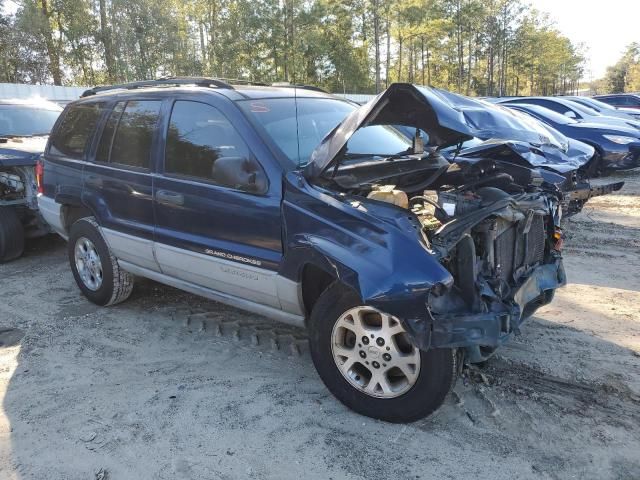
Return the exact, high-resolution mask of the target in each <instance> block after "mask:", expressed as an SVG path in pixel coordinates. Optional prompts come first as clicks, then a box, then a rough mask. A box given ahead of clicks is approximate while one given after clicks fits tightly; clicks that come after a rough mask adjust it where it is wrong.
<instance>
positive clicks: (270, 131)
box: [39, 78, 565, 422]
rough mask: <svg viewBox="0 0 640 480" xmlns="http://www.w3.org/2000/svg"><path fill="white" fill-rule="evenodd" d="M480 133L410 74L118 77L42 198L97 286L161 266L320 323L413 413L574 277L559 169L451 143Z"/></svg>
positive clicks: (331, 366)
mask: <svg viewBox="0 0 640 480" xmlns="http://www.w3.org/2000/svg"><path fill="white" fill-rule="evenodd" d="M516 130H517V129H516ZM407 131H409V132H411V134H407ZM480 136H481V135H479V131H478V127H476V126H474V125H473V124H472V123H470V122H468V121H467V119H466V118H465V115H463V114H461V112H460V111H457V110H455V109H453V108H451V106H450V105H449V104H448V103H447V102H446V101H445V99H444V98H442V97H441V96H440V95H439V94H438V92H437V91H435V90H432V89H429V88H424V87H416V86H414V85H409V84H395V85H392V86H391V87H390V88H389V89H387V90H386V91H385V92H383V93H382V94H380V95H379V96H378V97H377V98H376V99H375V100H373V101H372V102H370V103H369V104H367V105H365V106H363V107H360V108H356V107H355V106H354V105H352V104H351V103H349V102H345V101H343V100H341V99H338V98H335V97H333V96H331V95H328V94H325V93H322V92H318V91H316V90H313V89H305V88H295V89H294V88H287V87H268V86H257V85H244V86H240V85H234V86H232V85H229V84H227V83H224V82H222V81H220V80H215V79H203V78H172V79H163V80H156V81H149V82H136V83H133V84H126V85H120V86H112V87H101V88H95V89H93V90H90V91H87V92H86V93H85V95H84V96H83V98H81V99H80V100H78V101H76V102H74V103H72V104H70V105H68V106H67V107H66V109H65V111H64V112H63V114H62V115H61V117H60V119H59V120H58V122H57V124H56V126H55V127H54V129H53V133H52V135H51V137H50V139H49V143H48V146H47V149H46V152H45V154H44V172H43V177H42V185H43V192H44V193H43V194H42V195H41V196H40V198H39V205H40V209H41V211H42V213H43V214H44V215H45V218H46V220H47V221H48V223H49V224H50V225H51V226H52V227H53V228H54V229H55V230H57V231H58V232H59V233H60V235H62V236H63V237H65V238H67V239H68V255H69V262H70V265H71V270H72V272H73V276H74V277H75V280H76V282H77V284H78V287H79V288H80V290H81V291H82V293H83V294H84V295H85V296H86V297H87V298H88V299H89V300H91V301H92V302H94V303H96V304H99V305H113V304H116V303H119V302H122V301H124V300H126V299H127V298H128V297H129V295H130V294H131V291H132V288H133V284H134V278H135V276H142V277H147V278H150V279H153V280H156V281H159V282H162V283H164V284H167V285H171V286H174V287H177V288H180V289H183V290H186V291H188V292H192V293H194V294H198V295H202V296H205V297H208V298H211V299H214V300H217V301H220V302H223V303H227V304H229V305H233V306H235V307H238V308H241V309H245V310H248V311H251V312H255V313H258V314H261V315H265V316H267V317H271V318H273V319H275V320H279V321H282V322H286V323H289V324H293V325H298V326H301V327H305V328H306V329H307V330H308V333H309V343H310V349H311V354H312V358H313V362H314V364H315V366H316V368H317V370H318V373H319V374H320V377H321V378H322V380H323V381H324V383H325V384H326V386H327V387H328V389H329V390H330V391H331V392H332V393H333V394H334V395H335V396H336V397H337V398H338V399H340V400H341V401H342V402H343V403H344V404H346V405H347V406H349V407H350V408H352V409H353V410H355V411H357V412H359V413H361V414H364V415H368V416H371V417H375V418H379V419H383V420H387V421H392V422H406V421H413V420H416V419H419V418H422V417H424V416H426V415H428V414H430V413H431V412H433V411H434V410H436V409H437V408H438V407H439V406H440V405H441V404H442V402H443V401H444V399H445V397H446V395H447V393H448V392H449V390H450V389H451V387H452V385H453V383H454V381H455V378H456V375H457V373H458V366H459V365H460V364H461V363H462V362H464V361H467V362H478V361H482V360H484V359H486V358H487V357H489V356H490V355H491V354H492V353H493V352H494V351H495V349H496V348H497V347H498V346H500V345H501V344H502V343H503V342H504V341H505V340H506V339H507V338H508V337H509V336H510V335H511V334H512V333H513V332H514V331H517V329H518V327H519V326H520V324H521V323H522V322H523V321H524V320H525V319H526V318H528V317H530V316H531V315H532V314H533V313H534V312H535V310H536V309H537V308H538V307H540V306H542V305H545V304H547V303H548V302H550V301H551V299H552V297H553V294H554V291H555V289H556V288H558V287H560V286H561V285H563V284H564V283H565V275H564V271H563V267H562V259H561V253H560V250H561V246H562V232H561V231H560V227H559V224H560V217H561V215H562V207H561V203H562V192H561V191H560V190H559V189H558V188H557V186H555V185H553V184H552V183H549V182H548V181H547V180H545V178H546V177H543V176H542V175H541V174H540V171H539V170H538V169H537V168H533V167H532V166H531V165H523V164H522V162H520V161H510V160H509V158H508V156H507V157H505V158H502V157H499V158H485V157H483V156H482V154H481V151H482V150H481V149H480V150H478V149H477V148H476V149H475V152H476V155H465V156H464V157H462V156H461V157H460V158H459V159H458V160H457V161H456V162H451V161H449V160H447V159H445V158H444V157H443V156H442V155H441V154H440V150H441V149H444V148H446V147H450V146H454V145H462V143H464V142H465V141H468V140H470V139H472V138H474V137H480ZM523 140H526V139H523ZM535 140H538V141H539V140H540V138H539V137H536V138H535ZM492 145H493V146H492V148H494V147H495V143H493V144H492Z"/></svg>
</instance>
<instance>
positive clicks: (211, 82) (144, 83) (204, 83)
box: [81, 77, 233, 97]
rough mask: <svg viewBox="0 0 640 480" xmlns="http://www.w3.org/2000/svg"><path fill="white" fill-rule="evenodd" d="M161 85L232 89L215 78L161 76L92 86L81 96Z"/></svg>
mask: <svg viewBox="0 0 640 480" xmlns="http://www.w3.org/2000/svg"><path fill="white" fill-rule="evenodd" d="M162 85H197V86H199V87H216V88H225V89H233V86H231V85H230V84H229V83H227V82H225V81H224V80H220V79H217V78H207V77H163V78H159V79H157V80H141V81H138V82H129V83H121V84H116V85H105V86H103V87H94V88H90V89H88V90H85V91H84V92H83V94H82V95H81V97H88V96H90V95H95V94H96V93H100V92H105V91H108V90H135V89H137V88H144V87H157V86H162Z"/></svg>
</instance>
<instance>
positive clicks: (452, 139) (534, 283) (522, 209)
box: [285, 84, 593, 362]
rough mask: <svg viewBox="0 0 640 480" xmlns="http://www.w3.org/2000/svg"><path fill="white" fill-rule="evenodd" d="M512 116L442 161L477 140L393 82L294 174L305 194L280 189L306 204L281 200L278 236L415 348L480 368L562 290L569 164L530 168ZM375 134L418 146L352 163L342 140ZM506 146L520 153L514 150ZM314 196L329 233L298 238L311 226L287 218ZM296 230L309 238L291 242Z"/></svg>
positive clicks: (432, 103)
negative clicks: (393, 133)
mask: <svg viewBox="0 0 640 480" xmlns="http://www.w3.org/2000/svg"><path fill="white" fill-rule="evenodd" d="M496 118H498V117H497V116H496ZM516 121H517V119H516V120H513V119H507V120H505V122H509V125H511V126H512V127H513V128H511V130H510V131H513V132H519V133H518V135H519V137H520V139H519V140H518V142H494V143H489V144H486V145H483V146H482V147H481V148H478V149H476V150H475V151H470V152H466V154H465V155H460V156H457V155H456V157H457V158H451V157H450V156H449V157H448V158H445V157H443V156H442V155H441V154H440V150H441V149H442V148H445V147H451V146H455V145H461V144H462V143H463V142H465V141H467V140H469V139H471V138H474V137H478V136H480V135H478V133H480V134H481V133H482V132H483V131H482V130H481V129H480V127H479V126H477V125H475V124H474V123H473V122H470V121H469V119H468V116H467V115H466V113H465V112H463V111H462V110H458V109H456V108H452V107H451V105H449V104H448V103H447V102H446V101H443V99H442V97H441V96H440V95H438V92H433V91H430V90H426V89H421V88H416V87H413V86H411V85H404V84H399V85H395V86H392V87H391V88H389V89H388V90H387V91H385V92H384V93H383V94H381V95H380V96H378V97H377V98H376V99H375V100H374V101H372V102H371V103H369V104H367V105H365V106H364V107H361V109H358V110H356V111H355V112H354V113H353V114H351V115H350V116H349V117H347V119H345V121H344V122H343V123H342V124H341V125H339V126H338V127H337V128H336V129H335V130H334V131H333V132H332V133H330V134H329V135H328V136H327V137H326V138H325V139H324V140H323V142H322V144H321V145H320V146H319V147H318V148H317V149H316V150H315V152H314V153H313V155H312V157H311V162H310V164H309V165H308V166H307V168H306V169H305V170H304V177H306V178H305V180H306V181H308V182H309V188H307V187H306V186H304V185H305V184H306V182H305V181H302V180H301V179H299V180H298V181H297V182H291V184H290V185H291V186H292V191H293V190H297V189H298V187H299V186H301V185H302V186H303V187H302V188H301V189H300V190H299V192H300V193H302V192H303V191H306V193H308V194H309V195H310V196H312V197H314V201H310V200H309V199H308V198H306V195H304V196H301V197H299V198H294V196H293V193H288V194H287V196H286V197H285V199H286V202H285V204H286V205H285V206H288V205H291V206H292V208H291V209H289V208H286V209H285V219H287V222H288V224H287V228H288V233H289V234H291V237H292V238H297V237H299V238H304V242H299V244H297V245H296V244H292V245H291V251H295V250H299V251H304V252H305V255H306V256H307V258H311V257H313V256H314V255H317V256H318V257H319V258H321V259H322V262H323V263H324V264H325V265H327V266H328V268H327V267H325V269H326V271H330V272H331V273H333V272H335V275H336V276H337V280H339V281H341V282H343V283H345V285H346V286H347V287H350V288H353V289H354V290H355V291H357V293H358V294H359V295H360V297H361V298H362V301H363V302H364V304H367V305H371V306H373V307H375V308H377V309H379V310H381V311H385V312H386V313H389V314H391V315H394V316H396V317H397V318H399V319H400V320H401V321H402V323H403V325H404V327H405V330H406V331H407V333H408V335H409V337H410V339H411V341H412V343H413V344H414V345H415V346H417V347H418V348H420V349H422V350H428V349H431V348H457V349H464V351H465V353H466V359H467V361H470V362H478V361H482V360H484V359H486V358H487V357H488V356H490V355H491V354H492V353H493V352H494V351H495V349H496V348H497V347H498V346H499V345H501V344H502V343H503V342H504V341H505V340H506V339H507V338H508V337H509V336H510V335H511V334H513V333H515V332H517V331H518V329H519V327H520V325H521V324H522V322H523V321H524V320H526V319H527V318H528V317H530V316H531V315H533V313H534V312H535V311H536V309H538V308H539V307H540V306H542V305H546V304H547V303H549V302H550V301H551V299H552V298H553V295H554V291H555V290H556V289H557V288H558V287H561V286H563V285H564V284H565V283H566V278H565V272H564V269H563V265H562V255H561V248H562V241H563V233H562V231H561V229H560V221H561V218H562V216H563V211H565V212H566V211H567V210H568V207H569V206H570V202H571V200H572V199H571V198H567V193H569V191H568V189H567V188H566V187H567V185H564V184H563V183H564V182H565V180H566V177H565V176H563V175H562V173H565V170H566V172H567V173H568V172H570V171H575V169H576V168H579V167H580V165H562V162H561V161H558V162H557V164H554V165H550V164H546V163H545V164H536V163H535V162H536V161H537V160H536V159H535V158H533V157H532V156H531V155H532V154H533V153H535V152H533V150H532V149H531V145H532V143H531V142H532V141H533V140H535V139H539V140H543V141H546V140H545V139H544V138H542V137H540V136H539V135H538V133H537V132H528V131H525V130H524V125H523V126H522V127H523V128H521V129H520V130H518V129H517V128H516V127H517V126H518V124H517V123H513V122H516ZM376 125H388V126H391V127H392V128H398V127H397V126H401V128H403V129H406V128H409V129H415V131H416V137H415V139H414V140H413V144H412V146H411V147H410V148H408V150H407V151H405V152H401V153H400V154H396V155H392V156H390V157H384V156H381V155H378V154H371V155H363V154H358V155H354V154H353V153H351V154H350V152H349V144H348V142H349V139H350V138H351V137H352V136H353V134H354V133H355V132H356V131H357V130H359V129H361V128H367V127H369V126H376ZM419 132H425V134H426V136H427V140H428V141H427V142H425V144H426V148H423V147H422V141H421V140H422V139H421V138H420V133H419ZM514 134H515V133H514ZM529 137H531V138H529ZM525 144H526V145H525ZM523 145H524V146H523ZM517 148H519V149H521V150H522V149H523V148H525V149H526V152H525V153H527V155H524V156H523V155H519V156H518V155H514V151H513V150H514V149H517ZM528 152H532V153H531V154H529V153H528ZM587 153H589V152H587ZM592 153H593V152H591V154H592ZM538 156H539V157H541V158H542V155H538ZM589 156H590V155H587V157H589ZM543 161H544V162H547V163H548V162H549V160H547V159H546V157H544V158H543ZM585 161H586V160H585ZM583 163H584V162H583ZM296 183H297V185H296ZM563 187H564V188H563ZM588 193H591V192H588ZM583 196H584V195H583ZM322 197H325V198H331V199H332V200H331V202H330V203H329V204H325V206H323V207H320V206H315V207H313V209H320V208H322V210H323V211H324V214H325V215H326V214H328V212H329V210H327V209H330V211H331V215H333V216H334V218H335V222H336V223H337V224H338V227H339V228H338V229H336V230H334V228H333V227H332V226H331V227H330V226H329V225H328V224H326V223H325V222H322V224H321V225H319V226H318V227H317V228H315V227H314V228H313V230H317V231H316V232H315V233H313V234H310V233H309V229H310V227H309V224H308V222H309V219H310V218H311V217H309V216H307V215H304V216H302V217H300V218H299V219H296V220H295V221H293V219H294V218H295V217H294V211H297V210H299V209H300V206H301V205H308V206H311V205H316V204H317V202H316V200H320V199H321V198H322ZM573 200H576V201H581V200H584V199H583V198H575V199H573ZM323 203H324V202H323ZM385 204H386V205H388V204H392V206H388V207H383V205H385ZM329 205H330V207H329ZM295 215H296V216H297V215H299V212H296V213H295ZM323 216H324V215H323ZM407 219H408V221H409V225H407V224H406V221H407ZM303 221H304V222H305V223H307V226H306V230H307V231H306V232H304V233H303V232H302V231H300V232H299V233H297V230H298V225H301V224H302V223H303ZM342 224H344V225H345V226H346V228H344V227H340V225H342ZM294 225H295V227H294ZM420 250H421V251H420ZM354 252H358V255H354V254H353V253H354Z"/></svg>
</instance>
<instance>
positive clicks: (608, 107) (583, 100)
mask: <svg viewBox="0 0 640 480" xmlns="http://www.w3.org/2000/svg"><path fill="white" fill-rule="evenodd" d="M580 103H584V104H588V105H591V106H592V107H593V108H594V109H598V111H601V110H615V108H613V107H612V106H611V105H608V104H606V103H604V102H601V101H600V100H596V99H595V98H581V99H580Z"/></svg>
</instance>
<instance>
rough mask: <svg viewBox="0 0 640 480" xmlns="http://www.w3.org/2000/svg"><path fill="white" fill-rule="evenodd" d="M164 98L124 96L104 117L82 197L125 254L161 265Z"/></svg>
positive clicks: (116, 251) (111, 244)
mask: <svg viewBox="0 0 640 480" xmlns="http://www.w3.org/2000/svg"><path fill="white" fill-rule="evenodd" d="M161 105H162V102H161V100H144V99H140V100H138V99H136V100H122V101H118V102H116V103H115V104H114V105H113V109H112V110H111V111H110V113H109V114H108V117H107V118H106V120H105V121H104V125H103V128H102V131H101V133H100V135H99V137H98V140H97V142H96V145H95V148H94V150H95V151H94V154H93V156H92V161H91V162H90V163H88V164H87V165H86V167H85V170H84V188H83V192H82V198H83V201H84V203H85V204H86V205H88V206H89V208H91V210H93V212H94V213H95V215H96V217H97V220H98V223H99V224H100V226H101V227H102V231H103V235H104V236H105V239H106V240H107V243H108V244H109V247H110V248H111V250H112V251H113V252H114V254H115V255H116V257H118V258H119V259H120V260H124V261H127V262H131V263H134V264H135V265H138V266H141V267H145V268H149V269H153V270H156V271H157V270H159V267H158V264H157V262H156V261H155V257H154V255H153V229H154V219H153V191H152V186H153V177H152V175H151V164H152V162H151V159H152V157H153V155H154V153H155V152H156V151H157V143H158V138H157V134H156V132H157V130H158V129H157V125H158V122H159V118H160V115H159V114H160V109H161Z"/></svg>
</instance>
